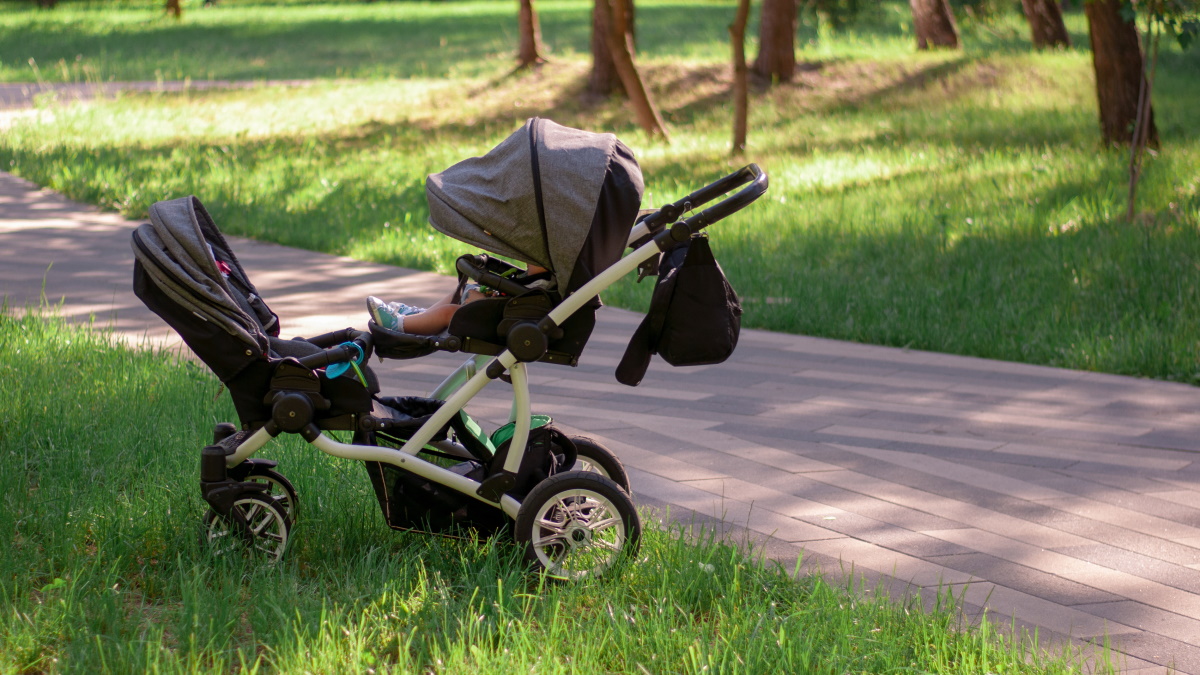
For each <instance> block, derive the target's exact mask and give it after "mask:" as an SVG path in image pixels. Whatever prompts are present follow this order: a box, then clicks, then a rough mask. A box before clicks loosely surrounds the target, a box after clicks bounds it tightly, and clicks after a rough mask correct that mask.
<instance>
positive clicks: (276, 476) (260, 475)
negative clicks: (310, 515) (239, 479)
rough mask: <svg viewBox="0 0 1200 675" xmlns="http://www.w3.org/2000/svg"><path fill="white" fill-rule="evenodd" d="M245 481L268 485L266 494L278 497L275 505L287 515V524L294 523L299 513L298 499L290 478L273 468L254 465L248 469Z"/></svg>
mask: <svg viewBox="0 0 1200 675" xmlns="http://www.w3.org/2000/svg"><path fill="white" fill-rule="evenodd" d="M246 481H247V482H251V483H263V484H265V485H267V486H269V487H270V488H271V489H270V490H269V491H268V493H267V494H269V495H271V496H272V497H277V498H278V499H276V500H275V505H276V506H278V507H279V510H281V511H283V514H284V515H285V516H287V518H288V525H289V526H290V525H295V524H296V519H297V518H298V517H299V515H300V501H299V499H298V498H297V497H296V486H294V485H292V482H291V481H290V480H288V479H287V478H285V477H284V476H283V474H281V473H279V472H278V471H276V470H274V469H268V468H266V467H258V466H256V467H254V468H253V469H251V470H250V474H249V475H248V476H246Z"/></svg>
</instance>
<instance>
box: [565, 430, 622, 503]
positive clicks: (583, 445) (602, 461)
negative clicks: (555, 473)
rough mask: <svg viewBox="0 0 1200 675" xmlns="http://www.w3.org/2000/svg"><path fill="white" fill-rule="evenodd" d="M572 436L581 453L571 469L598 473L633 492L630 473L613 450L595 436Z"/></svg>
mask: <svg viewBox="0 0 1200 675" xmlns="http://www.w3.org/2000/svg"><path fill="white" fill-rule="evenodd" d="M570 438H571V442H572V443H574V444H575V449H576V451H577V452H578V453H579V455H578V457H577V458H576V459H575V465H574V466H572V467H571V469H573V470H575V471H590V472H592V473H598V474H600V475H601V476H604V477H605V478H608V479H610V480H611V481H612V482H614V483H616V484H617V485H619V486H621V489H622V490H624V491H625V492H627V493H629V494H631V495H632V494H633V490H631V489H630V487H629V474H628V473H626V472H625V465H624V464H622V463H621V460H619V459H617V456H616V455H615V454H613V451H612V450H609V449H608V448H607V447H605V446H604V445H602V444H601V443H600V441H597V440H596V439H594V438H588V437H587V436H571V437H570Z"/></svg>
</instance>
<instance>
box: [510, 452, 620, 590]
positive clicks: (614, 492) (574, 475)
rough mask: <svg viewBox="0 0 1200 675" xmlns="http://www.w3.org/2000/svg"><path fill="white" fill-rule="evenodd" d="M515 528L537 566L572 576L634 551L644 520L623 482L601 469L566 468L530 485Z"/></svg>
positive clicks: (601, 569)
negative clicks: (594, 471) (591, 470)
mask: <svg viewBox="0 0 1200 675" xmlns="http://www.w3.org/2000/svg"><path fill="white" fill-rule="evenodd" d="M597 518H598V519H599V520H596V519H597ZM593 526H596V527H595V529H593ZM513 529H514V532H513V534H514V535H515V538H516V540H517V542H519V543H522V544H524V545H525V559H526V560H527V561H528V562H529V563H530V564H531V565H532V566H533V567H534V568H535V569H538V570H542V571H544V572H545V573H546V574H547V575H548V576H550V577H553V578H556V579H564V580H572V581H573V580H577V579H582V578H585V577H591V576H599V575H601V574H604V573H605V572H606V571H607V570H609V569H611V568H612V567H613V566H614V565H617V564H618V563H620V562H621V561H622V560H627V559H631V558H632V557H633V556H635V555H636V554H637V550H638V546H639V544H640V541H641V536H642V521H641V518H640V517H639V516H638V513H637V509H635V508H634V505H633V499H631V498H630V497H629V493H627V492H626V491H625V490H623V489H622V488H621V486H619V485H617V484H616V483H614V482H613V481H612V480H610V479H608V478H605V477H604V476H602V475H600V474H598V473H593V472H590V471H567V472H564V473H559V474H555V475H553V476H551V477H549V478H547V479H546V480H544V481H542V482H540V483H538V484H537V485H535V486H534V488H533V489H532V490H530V491H529V495H528V496H526V497H525V500H524V501H523V502H521V509H520V510H519V511H518V512H517V520H516V523H515V525H514V526H513ZM556 530H557V531H556Z"/></svg>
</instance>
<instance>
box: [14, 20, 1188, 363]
mask: <svg viewBox="0 0 1200 675" xmlns="http://www.w3.org/2000/svg"><path fill="white" fill-rule="evenodd" d="M865 4H866V5H869V8H868V9H866V10H864V12H863V14H862V15H861V16H860V17H859V20H858V22H856V23H855V24H853V25H852V26H850V27H849V28H848V29H847V30H846V31H844V32H840V33H831V32H830V31H828V30H826V29H824V28H821V27H818V26H816V25H815V24H814V23H813V21H812V19H811V17H808V18H806V21H805V23H804V25H802V27H801V32H800V37H801V42H800V50H799V56H800V58H801V60H802V61H803V63H804V66H803V67H802V72H801V75H800V77H799V80H798V82H797V83H795V84H792V85H787V86H781V87H776V88H774V89H771V90H756V91H755V93H754V95H753V101H752V106H751V134H750V151H749V154H748V157H747V160H750V161H756V162H758V163H760V164H761V165H762V166H763V167H764V168H765V169H766V170H767V171H768V172H769V174H770V176H771V189H770V192H769V193H768V194H767V196H766V197H765V198H764V199H763V200H762V201H760V202H759V203H758V204H755V205H754V206H752V207H750V208H749V209H748V210H747V211H746V212H745V213H744V214H742V215H738V216H736V217H734V218H731V219H729V220H727V221H726V222H724V223H721V224H720V225H718V226H716V227H714V228H712V235H713V237H714V248H715V250H716V252H717V254H718V256H719V258H720V259H721V261H722V264H723V266H724V268H725V270H726V272H727V273H728V274H729V276H730V278H731V280H732V281H733V284H734V286H735V288H736V289H737V290H738V291H739V293H740V294H741V296H742V298H743V301H744V303H745V306H746V315H745V317H744V323H745V324H746V325H749V326H755V327H761V328H768V329H772V330H780V331H790V332H798V333H805V334H811V335H819V336H825V337H831V338H839V339H847V340H854V341H860V342H868V343H877V344H886V345H894V346H908V347H912V348H916V349H928V350H934V351H945V352H953V353H962V354H971V355H976V356H982V357H987V358H997V359H1007V360H1016V361H1025V362H1031V363H1041V364H1049V365H1055V366H1063V367H1071V368H1084V369H1092V370H1099V371H1106V372H1113V373H1123V374H1132V375H1143V376H1149V377H1157V378H1166V379H1174V380H1181V381H1189V382H1193V381H1196V380H1197V371H1198V370H1200V369H1198V368H1197V356H1198V355H1200V354H1198V351H1200V331H1198V330H1197V326H1198V325H1200V291H1198V290H1197V289H1200V268H1198V267H1197V265H1196V262H1195V261H1196V260H1200V237H1198V236H1197V228H1198V227H1200V132H1198V131H1197V128H1196V126H1195V124H1194V123H1193V121H1192V119H1191V118H1192V116H1194V111H1195V110H1197V109H1200V50H1196V49H1193V50H1192V51H1191V52H1188V53H1180V52H1179V51H1177V49H1176V48H1175V47H1173V46H1169V45H1168V46H1166V48H1165V51H1164V54H1163V57H1162V63H1161V64H1160V66H1159V77H1158V82H1157V85H1156V95H1155V105H1156V109H1155V113H1156V118H1157V121H1158V125H1159V130H1160V134H1161V136H1162V143H1163V147H1162V150H1161V152H1160V153H1158V155H1157V156H1154V157H1151V158H1149V160H1148V164H1147V167H1146V170H1145V175H1144V179H1143V184H1142V186H1141V188H1140V191H1139V202H1138V204H1139V208H1138V211H1139V217H1138V219H1137V221H1136V223H1134V224H1129V223H1125V222H1124V220H1123V213H1124V211H1125V194H1126V184H1125V183H1126V178H1125V174H1126V164H1127V156H1126V153H1125V152H1123V151H1117V150H1112V149H1107V148H1104V147H1102V146H1101V145H1100V143H1099V140H1098V122H1097V119H1096V110H1095V108H1096V104H1095V93H1094V90H1093V85H1092V83H1091V82H1092V74H1091V57H1090V54H1088V53H1087V51H1086V50H1085V49H1083V48H1075V49H1071V50H1065V51H1059V52H1050V53H1042V54H1037V53H1032V52H1030V50H1029V48H1028V43H1027V37H1026V29H1025V27H1024V25H1023V23H1022V19H1021V18H1020V16H1019V15H1018V14H1016V13H1015V12H1012V13H1009V14H1002V15H1000V16H999V17H997V18H996V19H995V20H994V21H993V22H992V23H989V24H986V25H984V24H980V23H979V22H977V21H973V20H970V19H969V18H964V17H960V19H962V20H961V24H962V28H963V33H964V38H963V41H964V43H965V44H966V49H965V50H964V51H963V52H962V53H937V54H920V55H918V54H915V53H913V47H912V38H911V36H910V35H909V32H908V31H909V28H908V24H909V18H908V15H907V11H908V10H907V6H906V4H905V3H899V2H889V3H865ZM538 6H539V9H540V11H541V12H542V17H543V32H544V34H545V37H546V39H547V42H549V43H550V45H551V47H552V51H551V53H550V56H551V58H552V59H553V60H552V62H551V63H550V64H549V65H548V66H546V67H545V68H543V69H541V70H540V71H538V72H533V73H525V74H518V75H513V76H510V75H508V70H509V68H510V65H511V61H510V59H509V55H510V53H511V50H512V48H513V45H515V37H514V35H513V34H512V25H513V16H512V8H511V7H509V6H508V5H506V4H503V3H491V2H455V3H439V4H425V3H375V4H314V5H296V6H287V7H280V6H273V5H265V4H264V5H258V4H249V5H246V6H243V5H242V4H241V3H237V4H236V5H235V4H234V3H229V4H228V5H224V6H222V7H221V8H218V9H212V10H201V9H199V8H189V10H188V12H187V13H186V14H185V18H184V20H183V21H182V22H178V23H177V22H175V21H173V20H167V19H161V18H158V15H157V12H158V11H159V10H158V6H157V4H154V5H150V4H140V5H139V4H136V3H130V4H126V5H122V6H121V7H123V8H124V9H120V10H114V9H100V8H99V6H98V5H95V4H90V3H85V2H84V3H72V2H64V3H63V5H62V6H61V7H60V8H59V9H57V10H54V11H52V12H45V11H35V10H33V9H31V8H29V7H28V6H27V5H26V4H20V5H14V4H0V8H3V10H2V11H0V62H2V64H3V65H2V66H0V68H2V70H0V77H2V78H4V79H10V80H15V79H28V78H30V77H31V70H30V68H29V66H28V65H27V63H26V62H27V61H28V58H29V57H30V56H33V57H35V59H36V61H37V63H39V64H42V65H41V66H40V68H41V74H42V77H43V78H45V79H55V78H59V79H89V78H90V79H99V80H102V79H108V78H121V79H124V78H141V77H145V78H150V79H153V78H154V77H156V73H158V72H159V71H162V72H163V73H165V75H163V76H165V77H194V78H205V77H209V76H212V77H254V78H268V77H269V78H289V77H313V78H318V80H317V82H316V83H315V84H312V85H311V86H307V87H300V88H291V89H278V88H276V89H266V90H261V91H241V92H207V93H199V92H191V93H186V94H180V95H146V96H126V97H124V98H122V99H119V100H117V101H112V102H106V103H99V104H94V105H87V106H74V107H66V108H60V107H53V106H49V105H47V106H45V107H43V108H41V109H40V111H39V112H38V113H36V114H34V115H32V116H30V115H26V116H22V117H19V118H17V119H15V120H14V121H12V122H11V126H10V127H9V128H8V129H7V131H6V132H5V134H4V135H3V136H2V137H0V167H4V168H6V169H8V170H10V171H13V172H15V173H18V174H20V175H22V176H25V177H27V178H29V179H31V180H34V181H35V182H38V183H40V184H42V185H47V186H49V187H52V188H54V189H57V190H61V191H63V192H65V193H66V194H68V195H69V196H71V197H73V198H76V199H81V200H85V201H88V202H91V203H95V204H100V205H102V206H104V207H106V208H115V209H119V210H121V211H123V212H125V213H127V214H129V215H131V216H135V217H141V216H143V215H144V213H145V210H146V208H147V206H148V205H149V204H151V203H153V202H154V201H157V200H160V199H166V198H173V197H177V196H181V195H186V194H189V193H194V194H196V195H198V196H199V197H200V198H201V199H202V200H203V201H204V202H205V204H206V205H208V206H209V207H210V210H211V211H212V212H213V213H214V215H215V217H216V218H217V222H218V223H219V224H220V226H221V227H222V228H223V229H224V230H226V231H229V232H232V233H238V234H243V235H248V236H251V237H256V238H261V239H266V240H271V241H277V242H280V243H284V244H290V245H294V246H300V247H305V248H310V249H315V250H321V251H328V252H332V253H339V254H346V255H350V256H354V257H358V258H361V259H367V260H373V261H379V262H386V263H392V264H397V265H407V266H414V267H418V268H422V269H435V270H439V271H443V272H448V271H449V270H450V269H451V263H452V260H453V258H454V257H455V256H456V255H458V254H460V253H462V252H465V251H467V250H468V248H467V247H466V246H465V245H462V244H458V243H457V242H453V241H450V240H448V239H447V238H445V237H442V236H440V235H435V234H434V232H433V231H432V229H431V228H429V227H428V225H427V224H426V218H427V208H426V205H425V200H424V195H423V181H424V177H425V175H426V174H428V173H430V172H434V171H438V170H441V169H443V168H445V167H446V166H448V165H450V164H452V163H453V162H455V161H458V160H459V159H462V158H464V157H467V156H471V155H475V154H480V153H482V152H485V151H486V150H487V149H489V148H490V147H492V146H493V145H494V144H495V143H497V142H498V141H499V140H500V139H502V138H503V137H504V136H506V135H507V134H508V133H509V132H511V131H512V130H513V129H514V128H516V127H517V126H519V125H520V123H521V122H522V121H523V120H524V119H525V118H526V117H528V116H531V115H542V116H546V117H551V118H553V119H555V120H557V121H559V122H562V123H564V124H569V125H573V126H578V127H582V128H588V129H598V130H612V131H615V132H616V133H618V134H619V135H620V136H621V137H622V138H623V139H625V140H626V141H627V142H628V143H629V144H630V145H631V146H632V147H633V149H634V151H635V153H636V154H637V155H638V157H639V159H640V160H641V162H642V165H643V168H644V171H645V175H646V183H647V188H648V196H647V201H648V202H649V203H652V204H662V203H664V202H665V201H667V200H669V199H672V198H675V197H678V196H680V195H682V194H685V193H687V192H689V191H691V190H692V189H694V188H696V187H698V186H700V185H703V184H705V183H707V182H709V181H711V180H713V179H715V178H717V177H719V176H721V175H723V174H724V173H726V172H728V171H731V170H733V169H735V168H737V166H739V165H740V164H739V163H738V162H735V161H732V160H730V159H729V158H728V157H727V148H728V143H729V135H730V122H729V120H730V117H731V111H730V105H729V102H728V74H727V70H728V67H727V66H726V64H725V62H726V60H727V49H728V47H727V45H726V43H725V40H726V38H725V26H726V24H727V23H728V21H729V19H730V17H731V16H732V6H731V5H728V4H717V3H709V2H698V1H687V2H685V1H681V0H647V1H645V2H639V4H638V8H639V9H638V17H639V29H638V30H639V33H638V34H639V45H640V47H639V48H640V57H641V62H642V64H643V67H644V69H645V73H646V76H647V79H648V81H649V82H650V84H651V86H652V88H653V89H654V93H655V95H656V97H657V99H658V101H659V103H660V104H661V106H662V107H663V112H664V116H665V117H666V119H667V121H668V123H669V124H670V125H671V127H672V132H673V142H672V144H671V145H664V144H662V143H661V142H658V141H653V140H651V139H648V138H646V137H645V136H644V135H643V134H642V133H641V132H640V131H639V130H637V129H636V128H635V127H634V126H633V124H632V122H631V115H630V114H629V112H628V111H627V109H626V108H625V107H624V105H623V104H622V103H621V102H620V101H615V100H610V101H599V102H597V101H591V100H588V99H587V98H586V97H584V96H583V95H582V88H583V81H584V78H585V75H586V70H587V65H588V64H587V57H586V50H587V32H586V27H587V23H586V22H587V13H588V11H589V7H590V4H588V3H587V2H584V1H582V0H555V1H553V2H544V3H539V5H538ZM1067 19H1068V27H1069V29H1070V31H1071V33H1072V37H1073V39H1074V42H1075V44H1076V45H1085V46H1086V44H1087V36H1086V23H1085V22H1084V20H1083V17H1082V14H1080V13H1072V14H1069V15H1068V17H1067ZM250 30H253V31H254V35H253V39H243V38H244V34H243V33H240V32H239V31H243V32H244V31H250ZM443 42H444V44H443ZM297 43H299V44H304V45H306V48H305V49H291V48H290V45H294V44H297ZM435 43H436V44H435ZM365 44H371V45H375V46H366V47H364V46H362V45H365ZM379 45H386V46H385V47H381V46H379ZM750 51H751V53H753V46H751V48H750ZM75 54H82V56H81V59H80V60H79V61H78V62H76V61H73V59H74V58H75ZM314 54H319V55H320V57H319V58H316V57H314V56H313V55H314ZM177 55H184V56H177ZM259 60H261V61H262V62H263V64H264V65H262V66H261V67H260V66H254V65H253V64H254V63H257V62H258V61H259ZM60 61H61V62H62V66H61V67H56V66H55V64H57V63H59V62H60ZM75 63H82V64H92V65H91V66H89V67H90V68H92V71H90V74H89V72H83V70H82V69H83V66H82V65H81V66H79V67H78V68H76V66H75V65H73V64H75ZM47 64H49V65H47ZM239 68H241V69H242V70H238V69H239ZM247 68H249V69H250V70H246V69H247ZM72 69H75V70H72ZM55 72H59V74H58V75H55V74H54V73H55ZM338 76H354V77H360V78H363V79H358V80H352V81H351V80H344V79H328V78H336V77H338ZM647 286H648V285H647V284H643V285H642V286H641V287H637V286H634V285H633V284H632V283H629V282H623V283H621V284H619V285H618V286H616V287H615V288H614V289H612V290H611V291H610V292H609V293H608V294H606V296H605V299H606V301H608V302H610V303H614V304H619V305H623V306H628V307H632V308H635V309H642V308H644V307H645V302H646V297H647V291H648V288H647Z"/></svg>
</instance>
